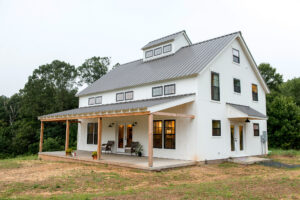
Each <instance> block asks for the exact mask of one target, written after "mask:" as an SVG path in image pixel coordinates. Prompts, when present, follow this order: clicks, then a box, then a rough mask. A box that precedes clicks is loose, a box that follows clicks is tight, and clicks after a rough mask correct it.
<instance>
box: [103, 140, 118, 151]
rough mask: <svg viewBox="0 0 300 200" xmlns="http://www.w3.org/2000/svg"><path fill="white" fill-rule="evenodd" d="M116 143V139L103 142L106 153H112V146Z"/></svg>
mask: <svg viewBox="0 0 300 200" xmlns="http://www.w3.org/2000/svg"><path fill="white" fill-rule="evenodd" d="M114 143H115V141H112V140H109V141H107V143H106V144H102V148H101V149H102V151H104V152H105V153H106V152H108V151H110V153H112V146H113V145H114Z"/></svg>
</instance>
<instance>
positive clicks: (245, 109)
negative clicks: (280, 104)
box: [226, 103, 268, 118]
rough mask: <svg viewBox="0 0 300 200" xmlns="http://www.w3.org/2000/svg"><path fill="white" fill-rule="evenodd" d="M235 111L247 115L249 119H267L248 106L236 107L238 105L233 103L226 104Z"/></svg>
mask: <svg viewBox="0 0 300 200" xmlns="http://www.w3.org/2000/svg"><path fill="white" fill-rule="evenodd" d="M226 104H228V105H230V106H232V107H234V108H235V109H237V110H239V111H241V112H243V113H245V114H247V115H248V116H251V117H259V118H268V117H267V116H266V115H264V114H262V113H260V112H258V111H257V110H255V109H253V108H251V107H250V106H243V105H238V104H233V103H226Z"/></svg>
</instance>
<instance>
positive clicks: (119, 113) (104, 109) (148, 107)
mask: <svg viewBox="0 0 300 200" xmlns="http://www.w3.org/2000/svg"><path fill="white" fill-rule="evenodd" d="M194 100H195V94H194V93H193V94H186V95H176V96H170V97H162V98H152V99H146V100H138V101H130V102H124V103H115V104H107V105H101V106H90V107H82V108H77V109H72V110H67V111H62V112H58V113H53V114H49V115H44V116H40V117H38V119H39V120H41V121H63V120H75V119H92V118H99V117H125V116H138V115H149V114H151V113H152V114H154V115H164V114H167V113H162V112H158V111H162V110H165V109H168V108H172V107H175V106H179V105H183V104H186V103H190V102H193V101H194ZM170 114H171V115H174V114H175V115H174V116H178V117H190V118H194V116H192V115H184V114H176V113H170Z"/></svg>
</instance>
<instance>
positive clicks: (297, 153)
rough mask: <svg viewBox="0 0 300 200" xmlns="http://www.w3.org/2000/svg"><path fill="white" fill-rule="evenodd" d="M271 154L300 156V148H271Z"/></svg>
mask: <svg viewBox="0 0 300 200" xmlns="http://www.w3.org/2000/svg"><path fill="white" fill-rule="evenodd" d="M269 151H270V155H281V156H300V150H294V149H290V150H284V149H269Z"/></svg>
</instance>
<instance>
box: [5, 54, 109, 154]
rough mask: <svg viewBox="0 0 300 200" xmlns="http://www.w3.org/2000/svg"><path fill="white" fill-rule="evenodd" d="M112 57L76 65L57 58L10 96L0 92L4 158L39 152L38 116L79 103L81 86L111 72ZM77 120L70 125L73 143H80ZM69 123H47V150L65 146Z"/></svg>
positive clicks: (99, 58) (45, 135)
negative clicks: (66, 129) (66, 125)
mask: <svg viewBox="0 0 300 200" xmlns="http://www.w3.org/2000/svg"><path fill="white" fill-rule="evenodd" d="M109 65H110V58H108V57H92V58H90V59H87V60H85V62H84V63H83V64H82V65H81V66H79V67H77V68H76V67H75V66H74V65H71V64H69V63H66V62H63V61H59V60H54V61H53V62H52V63H50V64H45V65H41V66H39V67H38V68H37V69H35V70H34V71H33V73H32V75H31V76H29V77H28V80H27V83H26V84H25V86H24V88H23V89H21V90H20V91H19V92H18V93H17V94H14V95H13V96H11V97H10V98H8V97H5V96H0V158H6V157H14V156H16V155H20V154H35V153H37V152H38V146H39V132H40V121H39V120H38V116H41V115H45V114H49V113H54V112H59V111H63V110H68V109H73V108H76V107H78V98H77V97H76V96H75V95H76V93H77V92H78V87H79V86H82V85H83V84H91V83H93V82H94V81H96V80H97V79H99V78H100V77H101V76H103V75H104V74H106V73H107V71H108V66H109ZM76 136H77V124H71V126H70V147H76V138H77V137H76ZM64 143H65V124H64V123H62V122H51V123H46V124H45V131H44V145H43V149H44V150H45V151H53V150H62V149H64V145H65V144H64Z"/></svg>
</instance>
